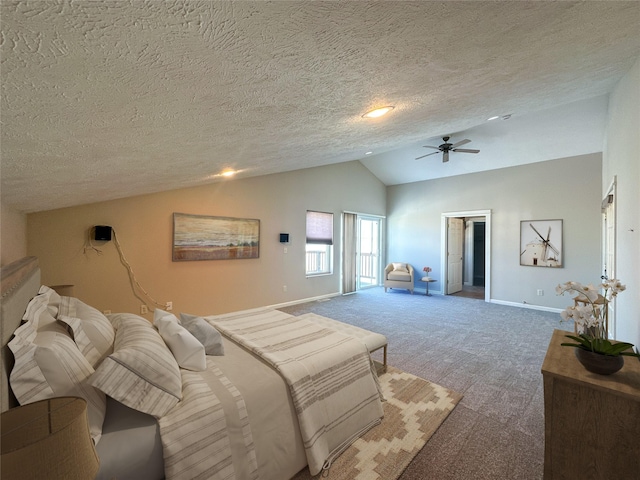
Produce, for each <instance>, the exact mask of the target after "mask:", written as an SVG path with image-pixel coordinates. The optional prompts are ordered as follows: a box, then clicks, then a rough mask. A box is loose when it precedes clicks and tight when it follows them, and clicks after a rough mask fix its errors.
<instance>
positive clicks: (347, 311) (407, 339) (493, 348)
mask: <svg viewBox="0 0 640 480" xmlns="http://www.w3.org/2000/svg"><path fill="white" fill-rule="evenodd" d="M281 310H283V311H285V312H288V313H291V314H294V315H299V314H302V313H307V312H314V313H317V314H319V315H324V316H327V317H331V318H334V319H336V320H341V321H343V322H346V323H350V324H353V325H357V326H359V327H362V328H366V329H368V330H372V331H375V332H379V333H382V334H384V335H386V337H387V340H388V342H389V353H388V362H389V365H392V366H394V367H397V368H400V369H402V370H405V371H407V372H409V373H412V374H414V375H417V376H419V377H422V378H424V379H426V380H429V381H432V382H435V383H437V384H439V385H442V386H443V387H447V388H450V389H452V390H455V391H457V392H459V393H462V394H463V395H464V398H463V399H462V401H461V402H460V403H459V404H458V406H457V407H456V408H455V409H454V411H453V412H452V413H451V415H450V416H449V417H448V418H447V420H446V421H445V422H444V423H443V425H442V426H441V427H440V429H439V430H438V431H437V432H436V433H435V435H434V436H433V437H432V438H431V440H430V441H429V442H428V443H427V445H426V446H425V447H424V448H423V449H422V451H421V452H420V453H419V454H418V455H417V456H416V458H415V459H414V460H413V461H412V462H411V464H410V465H409V467H408V468H407V469H406V470H405V472H404V473H403V474H402V476H401V477H400V480H426V479H434V480H435V479H437V480H446V479H465V480H467V479H474V480H479V479H491V480H495V479H510V480H511V479H526V480H530V479H541V478H542V476H543V475H542V474H543V464H544V404H543V389H542V375H541V373H540V367H541V366H542V361H543V359H544V355H545V353H546V350H547V346H548V344H549V340H550V338H551V334H552V332H553V330H554V329H564V330H572V329H573V326H572V325H569V324H560V323H559V320H560V315H558V314H556V313H549V312H542V311H536V310H529V309H523V308H517V307H508V306H504V305H496V304H491V303H486V302H484V301H482V300H476V299H470V298H461V297H454V296H441V295H433V296H431V297H426V296H424V295H419V294H417V293H416V294H414V295H411V294H409V293H408V292H406V291H403V290H390V291H389V292H388V293H384V289H383V288H381V287H376V288H371V289H366V290H361V291H359V292H358V293H356V294H353V295H347V296H341V297H334V298H331V299H329V300H325V301H319V302H310V303H305V304H300V305H294V306H290V307H286V308H282V309H281ZM374 356H375V354H374Z"/></svg>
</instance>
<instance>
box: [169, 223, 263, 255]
mask: <svg viewBox="0 0 640 480" xmlns="http://www.w3.org/2000/svg"><path fill="white" fill-rule="evenodd" d="M259 256H260V220H255V219H251V218H232V217H209V216H205V215H190V214H186V213H174V214H173V261H174V262H181V261H189V260H228V259H236V258H258V257H259Z"/></svg>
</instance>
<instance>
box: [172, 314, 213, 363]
mask: <svg viewBox="0 0 640 480" xmlns="http://www.w3.org/2000/svg"><path fill="white" fill-rule="evenodd" d="M180 323H182V326H183V327H185V328H186V329H187V330H189V332H191V334H192V335H193V336H194V337H196V338H197V339H198V340H199V341H200V343H202V345H204V350H205V353H206V354H207V355H218V356H221V355H224V343H222V335H220V332H219V331H218V330H216V329H215V327H214V326H213V325H211V324H210V323H209V322H207V321H206V320H205V319H204V318H202V317H198V316H197V315H189V314H187V313H181V314H180Z"/></svg>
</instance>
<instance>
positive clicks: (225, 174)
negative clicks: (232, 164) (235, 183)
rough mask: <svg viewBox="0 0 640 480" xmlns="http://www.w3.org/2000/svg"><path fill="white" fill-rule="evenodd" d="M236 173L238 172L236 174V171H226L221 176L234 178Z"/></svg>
mask: <svg viewBox="0 0 640 480" xmlns="http://www.w3.org/2000/svg"><path fill="white" fill-rule="evenodd" d="M236 173H238V172H236V171H235V170H225V171H224V172H222V173H221V174H220V175H222V176H223V177H233V176H234V175H235V174H236Z"/></svg>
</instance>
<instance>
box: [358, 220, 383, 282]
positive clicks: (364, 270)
mask: <svg viewBox="0 0 640 480" xmlns="http://www.w3.org/2000/svg"><path fill="white" fill-rule="evenodd" d="M380 223H381V222H380V219H379V218H377V217H366V216H360V215H358V251H357V254H356V262H357V269H356V271H357V272H358V275H357V277H356V279H357V283H356V284H357V288H358V289H360V288H363V287H372V286H376V285H379V283H380V237H381V235H380V231H381V228H380Z"/></svg>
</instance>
